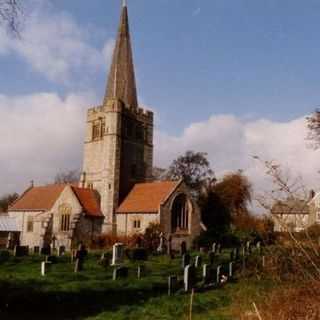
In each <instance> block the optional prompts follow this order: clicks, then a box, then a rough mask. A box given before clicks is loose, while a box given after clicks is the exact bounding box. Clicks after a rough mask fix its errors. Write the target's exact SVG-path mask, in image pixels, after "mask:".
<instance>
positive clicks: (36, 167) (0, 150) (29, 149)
mask: <svg viewBox="0 0 320 320" xmlns="http://www.w3.org/2000/svg"><path fill="white" fill-rule="evenodd" d="M93 101H95V98H94V96H93V95H91V94H90V93H88V94H82V95H79V94H69V95H68V96H67V97H65V98H63V99H62V98H60V97H59V96H57V95H56V94H54V93H40V94H33V95H28V96H20V97H8V96H4V95H0V119H1V125H0V137H1V144H0V177H1V179H0V180H1V183H0V194H2V193H6V192H13V191H18V192H21V191H22V190H23V189H24V188H25V187H26V186H28V184H29V181H31V180H35V181H36V183H37V184H39V183H48V182H51V181H52V179H53V178H54V176H55V174H56V173H57V172H59V171H60V170H66V169H77V168H80V167H81V164H82V143H83V135H84V124H85V111H86V108H88V107H89V106H90V105H92V102H93Z"/></svg>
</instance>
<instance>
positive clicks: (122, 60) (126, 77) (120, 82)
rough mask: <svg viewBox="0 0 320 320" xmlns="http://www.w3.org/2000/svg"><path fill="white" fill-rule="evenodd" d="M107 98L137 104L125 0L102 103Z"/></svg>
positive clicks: (127, 103)
mask: <svg viewBox="0 0 320 320" xmlns="http://www.w3.org/2000/svg"><path fill="white" fill-rule="evenodd" d="M108 99H120V100H122V101H123V102H124V103H125V104H126V105H128V106H130V107H137V106H138V101H137V89H136V81H135V75H134V65H133V58H132V49H131V40H130V31H129V19H128V8H127V4H126V1H125V0H124V1H123V6H122V13H121V18H120V25H119V29H118V35H117V40H116V45H115V48H114V52H113V57H112V63H111V67H110V72H109V78H108V84H107V89H106V94H105V98H104V103H106V102H107V100H108Z"/></svg>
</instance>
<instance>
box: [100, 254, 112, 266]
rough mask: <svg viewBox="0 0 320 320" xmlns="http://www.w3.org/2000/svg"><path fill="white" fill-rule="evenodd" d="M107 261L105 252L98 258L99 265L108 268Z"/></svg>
mask: <svg viewBox="0 0 320 320" xmlns="http://www.w3.org/2000/svg"><path fill="white" fill-rule="evenodd" d="M109 263H110V261H109V259H108V257H107V255H106V254H105V253H102V255H101V257H100V260H99V264H100V265H101V266H103V267H104V268H108V266H109Z"/></svg>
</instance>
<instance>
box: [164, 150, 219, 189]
mask: <svg viewBox="0 0 320 320" xmlns="http://www.w3.org/2000/svg"><path fill="white" fill-rule="evenodd" d="M213 177H214V173H213V171H212V169H211V168H210V162H209V160H208V159H207V154H206V153H204V152H194V151H187V152H186V153H185V154H184V155H182V156H179V157H178V158H177V159H176V160H174V161H173V162H172V164H171V165H170V167H169V169H168V171H167V174H166V178H167V179H171V180H179V179H183V180H184V182H185V183H186V184H187V185H188V186H189V187H190V188H191V189H192V190H193V192H194V193H195V194H198V193H199V192H200V190H201V187H202V186H203V184H204V183H205V182H206V181H207V180H211V179H213Z"/></svg>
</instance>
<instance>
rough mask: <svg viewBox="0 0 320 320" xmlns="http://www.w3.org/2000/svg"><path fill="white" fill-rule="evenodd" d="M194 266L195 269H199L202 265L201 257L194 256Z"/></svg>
mask: <svg viewBox="0 0 320 320" xmlns="http://www.w3.org/2000/svg"><path fill="white" fill-rule="evenodd" d="M194 265H195V267H196V268H199V267H201V265H202V257H201V256H196V260H195V263H194Z"/></svg>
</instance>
